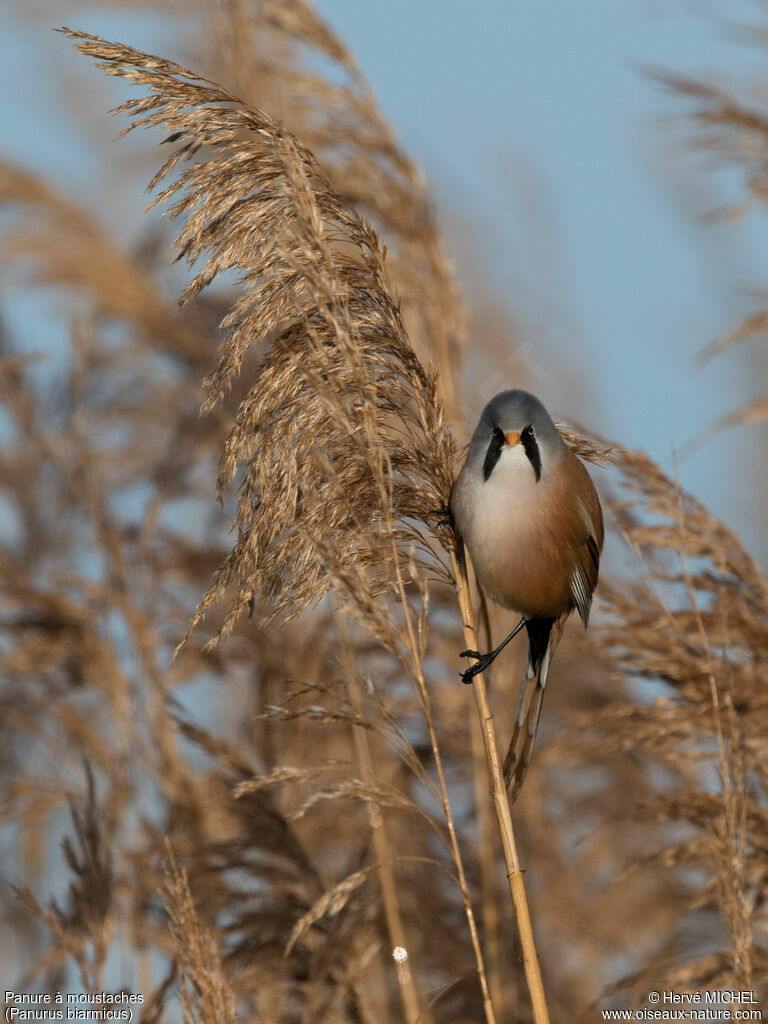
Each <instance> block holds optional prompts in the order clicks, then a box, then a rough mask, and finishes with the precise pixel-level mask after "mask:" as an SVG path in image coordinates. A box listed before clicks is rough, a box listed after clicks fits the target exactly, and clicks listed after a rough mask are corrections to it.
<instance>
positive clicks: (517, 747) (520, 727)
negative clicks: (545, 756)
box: [504, 619, 562, 803]
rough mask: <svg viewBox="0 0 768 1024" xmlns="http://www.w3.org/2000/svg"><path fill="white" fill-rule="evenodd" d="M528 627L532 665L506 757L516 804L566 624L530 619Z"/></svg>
mask: <svg viewBox="0 0 768 1024" xmlns="http://www.w3.org/2000/svg"><path fill="white" fill-rule="evenodd" d="M525 628H526V629H527V631H528V665H527V668H526V670H525V676H524V677H523V685H522V687H521V689H520V700H519V702H518V705H517V717H516V719H515V729H514V732H513V733H512V739H511V740H510V743H509V750H508V751H507V756H506V757H505V758H504V783H505V785H506V787H507V792H508V793H509V798H510V801H511V802H512V803H514V802H515V800H517V798H518V796H519V795H520V790H521V789H522V788H523V781H524V780H525V773H526V772H527V771H528V765H529V764H530V763H531V755H532V754H533V744H534V742H535V741H536V732H537V730H538V728H539V715H540V714H541V702H542V700H543V699H544V688H545V686H546V685H547V676H548V675H549V665H550V662H551V660H552V655H553V654H554V651H555V647H556V646H557V642H558V640H559V639H560V633H561V632H562V624H561V623H560V622H559V621H558V620H557V619H530V620H529V621H528V622H526V624H525Z"/></svg>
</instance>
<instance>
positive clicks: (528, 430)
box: [468, 389, 565, 481]
mask: <svg viewBox="0 0 768 1024" xmlns="http://www.w3.org/2000/svg"><path fill="white" fill-rule="evenodd" d="M564 448H565V442H564V441H563V438H562V436H561V434H560V431H559V430H558V429H557V427H556V426H555V424H554V422H553V421H552V417H551V416H550V415H549V413H548V412H547V410H546V409H545V408H544V406H543V405H542V404H541V402H540V401H539V400H538V398H536V397H535V396H534V395H531V394H529V393H528V392H527V391H520V390H518V389H515V390H513V391H502V392H501V393H500V394H498V395H496V397H495V398H492V399H491V401H490V402H489V403H488V405H486V407H485V409H483V414H482V416H481V417H480V422H479V423H478V425H477V428H476V429H475V433H474V435H473V437H472V441H471V443H470V446H469V455H468V459H471V460H472V461H473V462H474V463H475V464H477V465H478V467H482V474H483V478H484V479H485V480H488V479H489V478H490V476H491V473H492V472H493V471H494V469H495V468H496V466H497V465H498V464H499V462H500V460H501V459H502V457H504V458H508V457H511V455H508V454H507V453H511V452H514V457H515V458H516V459H518V458H519V457H520V454H521V453H524V455H525V457H526V459H527V461H528V462H529V463H530V466H531V469H532V471H533V473H534V475H535V479H536V480H537V481H538V480H540V479H541V474H542V470H546V468H547V467H548V465H549V464H550V463H551V462H552V461H553V460H554V459H555V458H556V457H557V455H558V454H559V453H560V452H561V451H562V449H564Z"/></svg>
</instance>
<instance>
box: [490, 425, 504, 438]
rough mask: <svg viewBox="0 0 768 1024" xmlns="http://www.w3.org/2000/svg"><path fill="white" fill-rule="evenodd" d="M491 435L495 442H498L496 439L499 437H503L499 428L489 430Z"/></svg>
mask: <svg viewBox="0 0 768 1024" xmlns="http://www.w3.org/2000/svg"><path fill="white" fill-rule="evenodd" d="M491 433H492V434H493V436H494V437H495V438H496V439H497V440H498V439H499V438H500V437H502V436H503V435H502V433H501V428H500V427H493V429H492V430H491Z"/></svg>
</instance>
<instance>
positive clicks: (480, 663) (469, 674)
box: [461, 651, 495, 684]
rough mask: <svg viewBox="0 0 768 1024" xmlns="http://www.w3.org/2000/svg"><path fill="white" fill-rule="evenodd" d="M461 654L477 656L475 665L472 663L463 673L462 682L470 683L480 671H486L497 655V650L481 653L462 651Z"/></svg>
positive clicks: (470, 656)
mask: <svg viewBox="0 0 768 1024" xmlns="http://www.w3.org/2000/svg"><path fill="white" fill-rule="evenodd" d="M461 656H462V657H468V658H477V661H476V662H475V664H474V665H471V666H470V667H469V668H468V669H467V670H466V671H465V672H462V673H461V681H462V683H466V684H469V683H471V682H472V680H473V679H474V678H475V676H476V675H477V674H478V672H484V671H485V670H486V669H487V668H488V666H489V665H490V664H491V662H492V661H493V659H494V657H495V652H491V653H490V654H480V653H479V652H478V651H462V652H461Z"/></svg>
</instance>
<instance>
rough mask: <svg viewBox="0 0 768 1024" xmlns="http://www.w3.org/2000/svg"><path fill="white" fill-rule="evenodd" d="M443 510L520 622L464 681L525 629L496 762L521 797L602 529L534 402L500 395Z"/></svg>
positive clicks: (592, 576) (481, 578) (568, 452)
mask: <svg viewBox="0 0 768 1024" xmlns="http://www.w3.org/2000/svg"><path fill="white" fill-rule="evenodd" d="M450 511H451V514H452V517H453V522H454V524H455V526H456V528H457V531H458V534H459V536H460V538H461V540H463V542H464V545H465V547H466V549H467V551H468V552H469V556H470V558H471V560H472V565H473V566H474V569H475V575H476V577H477V581H478V584H479V585H480V588H481V590H482V591H483V592H484V593H485V594H486V595H487V596H488V597H489V598H491V600H493V601H494V602H496V603H497V604H499V605H501V606H502V607H503V608H508V609H511V610H513V611H515V612H517V613H518V614H520V615H521V616H522V618H521V619H520V621H519V622H518V624H517V625H516V626H515V628H514V629H513V630H512V632H511V633H510V634H509V636H507V637H506V639H504V640H503V641H502V642H501V643H500V644H499V646H498V647H496V648H495V649H494V650H492V651H490V652H489V653H488V654H480V653H479V652H478V651H473V650H468V651H462V652H461V654H460V657H471V658H474V659H475V664H474V665H472V666H471V667H470V668H469V669H467V670H466V671H465V672H463V673H462V679H463V681H464V682H465V683H471V682H472V680H473V678H474V677H475V675H476V674H477V673H478V672H482V671H484V670H485V669H486V668H487V667H488V666H489V665H490V664H491V662H493V660H494V659H495V658H496V657H497V656H498V654H499V653H500V652H501V651H502V650H503V649H504V647H506V645H507V644H508V643H509V642H510V640H512V639H513V637H515V636H516V635H517V634H518V633H519V632H520V630H521V629H522V628H523V627H525V629H526V632H527V634H528V661H527V666H526V671H525V675H524V677H523V682H522V686H521V690H520V699H519V702H518V707H517V715H516V718H515V725H514V730H513V734H512V739H511V741H510V744H509V750H508V752H507V755H506V758H505V760H504V780H505V784H506V786H507V791H508V793H509V796H510V799H511V801H512V802H514V801H515V800H516V799H517V797H518V796H519V794H520V790H521V788H522V785H523V781H524V779H525V775H526V772H527V770H528V766H529V764H530V760H531V755H532V753H533V745H534V742H535V739H536V731H537V729H538V724H539V716H540V714H541V703H542V699H543V696H544V688H545V687H546V685H547V676H548V674H549V668H550V662H551V660H552V655H553V653H554V650H555V647H556V646H557V643H558V641H559V639H560V635H561V633H562V629H563V627H564V625H565V621H566V619H567V618H568V616H569V615H570V614H571V612H572V611H574V610H576V611H577V612H578V614H579V616H580V618H581V621H582V622H583V624H584V628H585V629H586V628H587V625H588V624H589V614H590V610H591V607H592V595H593V594H594V592H595V587H596V586H597V580H598V574H599V570H600V555H601V552H602V549H603V539H604V527H603V513H602V508H601V506H600V499H599V498H598V496H597V491H596V490H595V485H594V484H593V482H592V479H591V477H590V475H589V473H588V472H587V470H586V468H585V466H584V464H583V462H582V461H581V460H580V459H579V457H578V456H577V455H576V454H575V453H574V452H573V451H572V449H571V448H570V447H569V446H568V444H566V442H565V440H564V438H563V436H562V434H561V433H560V431H559V430H558V429H557V427H556V426H555V423H554V421H553V419H552V417H551V416H550V415H549V413H548V412H547V410H546V408H545V407H544V405H542V403H541V402H540V401H539V399H538V398H536V397H535V396H534V395H532V394H530V393H529V392H527V391H522V390H519V389H513V390H510V391H502V392H501V393H500V394H498V395H496V397H495V398H492V399H491V401H490V402H488V404H487V405H486V407H485V408H484V409H483V412H482V415H481V416H480V421H479V423H478V424H477V427H476V429H475V432H474V434H473V435H472V440H471V441H470V443H469V447H468V449H467V456H466V460H465V462H464V465H463V466H462V469H461V471H460V473H459V475H458V477H457V478H456V482H455V484H454V486H453V489H452V491H451V498H450Z"/></svg>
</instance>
